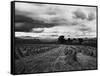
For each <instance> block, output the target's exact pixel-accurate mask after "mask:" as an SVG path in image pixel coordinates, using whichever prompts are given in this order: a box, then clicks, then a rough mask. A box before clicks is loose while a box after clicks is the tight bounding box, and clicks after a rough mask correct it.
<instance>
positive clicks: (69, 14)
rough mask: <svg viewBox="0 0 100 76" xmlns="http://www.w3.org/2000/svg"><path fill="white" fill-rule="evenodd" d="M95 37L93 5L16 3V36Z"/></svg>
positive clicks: (94, 8) (94, 9)
mask: <svg viewBox="0 0 100 76" xmlns="http://www.w3.org/2000/svg"><path fill="white" fill-rule="evenodd" d="M60 35H64V36H65V38H68V37H96V7H85V6H70V5H53V4H35V3H21V2H16V3H15V36H16V37H21V36H31V37H39V38H57V37H58V36H60Z"/></svg>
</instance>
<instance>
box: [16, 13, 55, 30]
mask: <svg viewBox="0 0 100 76" xmlns="http://www.w3.org/2000/svg"><path fill="white" fill-rule="evenodd" d="M53 26H55V24H54V23H45V22H43V21H40V20H34V19H32V18H30V17H26V16H22V15H16V16H15V31H24V32H25V31H26V32H29V31H30V30H31V29H32V28H38V27H41V28H42V27H53Z"/></svg>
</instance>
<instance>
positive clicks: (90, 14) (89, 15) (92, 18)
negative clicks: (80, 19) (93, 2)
mask: <svg viewBox="0 0 100 76" xmlns="http://www.w3.org/2000/svg"><path fill="white" fill-rule="evenodd" d="M94 19H95V15H94V14H93V13H89V14H88V18H87V20H89V21H92V20H94Z"/></svg>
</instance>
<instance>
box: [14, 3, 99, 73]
mask: <svg viewBox="0 0 100 76" xmlns="http://www.w3.org/2000/svg"><path fill="white" fill-rule="evenodd" d="M96 19H97V18H96V7H95V6H91V7H90V6H74V5H57V4H40V3H27V2H26V3H25V2H15V25H14V27H15V29H14V30H15V31H14V32H15V50H13V51H14V58H15V74H30V73H47V72H67V71H79V70H96V69H97V36H96V35H97V30H96V28H97V24H96V21H97V20H96Z"/></svg>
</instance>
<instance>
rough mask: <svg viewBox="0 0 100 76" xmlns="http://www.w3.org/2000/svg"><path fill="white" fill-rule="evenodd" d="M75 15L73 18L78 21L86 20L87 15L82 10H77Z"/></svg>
mask: <svg viewBox="0 0 100 76" xmlns="http://www.w3.org/2000/svg"><path fill="white" fill-rule="evenodd" d="M73 14H74V16H73V17H74V18H76V19H82V20H83V19H86V15H85V13H84V12H83V11H82V10H80V9H78V10H76V11H75V12H73Z"/></svg>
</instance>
